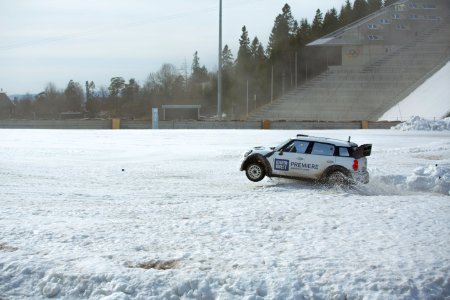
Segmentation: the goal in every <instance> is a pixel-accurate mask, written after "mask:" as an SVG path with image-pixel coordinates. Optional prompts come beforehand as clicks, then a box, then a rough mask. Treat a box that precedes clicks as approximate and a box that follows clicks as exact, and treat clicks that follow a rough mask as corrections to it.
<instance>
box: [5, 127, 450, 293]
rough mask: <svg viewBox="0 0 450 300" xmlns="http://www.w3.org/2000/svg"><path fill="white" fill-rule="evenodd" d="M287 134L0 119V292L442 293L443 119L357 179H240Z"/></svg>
mask: <svg viewBox="0 0 450 300" xmlns="http://www.w3.org/2000/svg"><path fill="white" fill-rule="evenodd" d="M296 133H297V132H294V131H259V130H247V131H238V130H224V131H214V130H198V131H193V130H191V131H190V130H180V131H176V130H172V131H164V130H161V131H149V130H144V131H89V130H80V131H70V130H66V131H63V130H0V141H1V144H0V298H1V299H23V298H32V299H36V298H38V299H39V298H46V297H56V298H64V299H65V298H70V299H77V298H91V299H448V297H450V278H449V276H450V275H449V274H450V196H449V194H448V192H449V189H450V171H449V170H450V132H449V131H443V132H425V131H399V130H334V131H332V130H327V131H305V132H302V133H306V134H313V135H319V136H327V137H333V138H340V139H345V140H346V139H347V138H348V136H349V135H350V136H352V141H354V142H357V143H359V144H362V143H372V144H373V151H372V156H371V157H370V158H369V159H368V163H369V170H370V173H371V182H370V183H369V184H368V185H366V186H357V187H356V188H354V189H344V190H343V189H339V188H327V187H323V186H320V185H317V184H314V183H310V182H301V181H293V180H286V179H272V180H270V179H265V180H264V181H262V182H259V183H253V182H250V181H248V180H247V178H246V177H245V175H244V173H243V172H239V170H238V169H239V162H240V157H241V155H242V153H243V152H244V151H245V150H246V149H248V148H250V147H252V146H258V145H276V144H278V143H279V142H281V141H283V140H285V139H286V138H288V137H291V136H294V135H295V134H296Z"/></svg>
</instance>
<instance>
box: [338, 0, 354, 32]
mask: <svg viewBox="0 0 450 300" xmlns="http://www.w3.org/2000/svg"><path fill="white" fill-rule="evenodd" d="M352 14H353V9H352V5H351V4H350V0H346V1H345V5H343V6H342V7H341V12H340V14H339V26H340V27H344V26H346V25H348V24H350V23H351V22H352Z"/></svg>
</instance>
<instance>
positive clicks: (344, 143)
mask: <svg viewBox="0 0 450 300" xmlns="http://www.w3.org/2000/svg"><path fill="white" fill-rule="evenodd" d="M294 139H301V140H303V141H311V142H321V143H328V144H333V145H335V146H339V147H351V146H355V145H356V144H354V143H352V142H348V141H343V140H337V139H331V138H326V137H317V136H308V135H302V134H298V135H297V136H296V137H295V138H294Z"/></svg>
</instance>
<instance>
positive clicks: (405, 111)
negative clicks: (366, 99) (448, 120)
mask: <svg viewBox="0 0 450 300" xmlns="http://www.w3.org/2000/svg"><path fill="white" fill-rule="evenodd" d="M449 78H450V62H448V63H447V64H446V65H445V66H444V67H442V68H441V69H440V70H439V71H437V72H436V73H434V74H433V75H432V76H431V77H430V78H428V79H427V80H426V81H425V82H424V83H423V84H421V85H420V86H419V87H418V88H417V89H415V90H414V91H413V92H412V93H411V94H409V95H408V96H407V97H406V98H405V99H403V100H402V101H400V103H398V104H396V105H395V106H394V107H392V108H391V109H389V110H388V111H387V112H385V113H384V115H383V116H382V117H381V118H380V120H387V121H405V120H408V119H409V118H410V117H412V116H417V115H420V116H422V117H424V118H428V119H440V118H443V117H445V115H446V114H448V113H450V85H449V84H448V83H449Z"/></svg>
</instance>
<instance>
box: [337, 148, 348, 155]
mask: <svg viewBox="0 0 450 300" xmlns="http://www.w3.org/2000/svg"><path fill="white" fill-rule="evenodd" d="M339 156H345V157H349V156H350V153H349V152H348V148H346V147H339Z"/></svg>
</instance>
